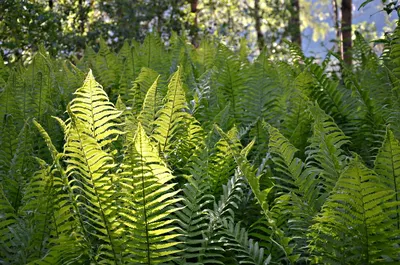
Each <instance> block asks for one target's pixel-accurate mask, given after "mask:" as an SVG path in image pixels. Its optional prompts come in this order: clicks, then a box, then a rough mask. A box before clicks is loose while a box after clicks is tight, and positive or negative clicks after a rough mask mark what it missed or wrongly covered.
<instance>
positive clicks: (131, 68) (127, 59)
mask: <svg viewBox="0 0 400 265" xmlns="http://www.w3.org/2000/svg"><path fill="white" fill-rule="evenodd" d="M118 61H119V64H120V65H121V72H120V78H119V82H118V94H119V95H120V96H121V97H122V98H123V99H124V101H125V102H127V100H128V94H129V91H130V88H131V87H132V82H133V81H134V80H135V78H136V76H137V73H136V67H135V63H136V58H135V57H134V51H133V47H131V46H130V45H129V43H128V41H127V40H126V41H124V45H123V46H122V48H121V49H120V50H119V52H118Z"/></svg>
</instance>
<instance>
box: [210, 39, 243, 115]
mask: <svg viewBox="0 0 400 265" xmlns="http://www.w3.org/2000/svg"><path fill="white" fill-rule="evenodd" d="M216 60H217V63H216V67H217V71H215V72H214V73H215V78H216V80H217V88H216V92H217V97H218V104H219V106H225V105H227V104H228V103H229V104H230V106H231V111H232V114H231V115H232V117H233V118H234V119H235V120H236V121H237V122H240V114H241V113H242V112H243V108H244V106H242V102H241V97H242V93H243V92H244V91H245V90H246V73H247V71H245V70H244V68H245V67H244V65H243V64H242V63H241V62H240V60H239V58H238V57H237V56H236V55H235V54H234V53H233V52H232V51H231V50H229V49H228V48H227V47H225V46H223V45H220V47H219V49H218V57H217V58H216Z"/></svg>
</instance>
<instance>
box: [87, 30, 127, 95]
mask: <svg viewBox="0 0 400 265" xmlns="http://www.w3.org/2000/svg"><path fill="white" fill-rule="evenodd" d="M99 43H100V49H99V52H98V53H97V54H96V57H95V60H94V65H93V66H91V67H92V68H93V71H94V74H95V75H96V76H97V77H98V79H99V80H100V82H101V83H102V84H103V86H104V90H105V92H106V93H107V94H108V95H110V97H114V96H116V94H117V92H116V91H115V90H116V89H117V85H118V82H119V79H120V77H119V73H120V67H121V65H120V64H119V62H118V58H117V55H116V54H115V53H114V52H112V51H111V50H110V48H109V47H108V45H107V43H106V42H105V40H104V39H103V38H100V40H99Z"/></svg>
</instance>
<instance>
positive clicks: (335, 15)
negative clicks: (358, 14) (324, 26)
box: [332, 0, 343, 59]
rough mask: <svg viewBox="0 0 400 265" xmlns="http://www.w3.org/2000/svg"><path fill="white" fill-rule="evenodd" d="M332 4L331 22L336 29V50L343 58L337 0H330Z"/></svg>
mask: <svg viewBox="0 0 400 265" xmlns="http://www.w3.org/2000/svg"><path fill="white" fill-rule="evenodd" d="M332 6H333V22H334V24H335V31H336V43H337V51H338V52H340V56H341V57H342V59H343V50H342V38H341V33H340V24H339V7H338V2H337V0H332Z"/></svg>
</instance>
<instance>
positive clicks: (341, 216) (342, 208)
mask: <svg viewBox="0 0 400 265" xmlns="http://www.w3.org/2000/svg"><path fill="white" fill-rule="evenodd" d="M393 196H394V192H393V191H392V190H389V189H387V188H386V187H384V186H383V185H382V183H380V181H379V178H378V176H377V175H376V174H375V172H373V171H372V170H370V169H368V168H367V167H366V166H365V165H363V163H362V162H361V161H360V158H358V157H356V158H354V160H353V161H352V162H351V163H350V164H349V165H348V167H347V168H346V169H345V170H344V171H343V172H342V174H341V175H340V178H339V180H338V181H337V183H336V186H335V188H334V190H333V191H332V193H331V195H330V197H329V198H328V201H327V202H326V203H325V205H324V206H323V209H322V213H321V214H320V215H319V216H318V217H317V218H316V219H315V222H316V223H315V225H313V226H312V233H311V238H312V240H311V245H312V251H313V252H314V253H315V254H316V256H315V262H316V263H329V264H350V263H351V264H357V263H360V264H381V263H383V262H384V261H385V259H386V258H385V257H390V258H396V254H395V252H394V249H393V243H394V242H391V241H390V237H391V236H392V234H391V233H392V230H391V222H388V221H389V220H388V219H387V218H385V217H386V214H385V212H386V210H387V207H388V202H389V201H390V200H391V199H392V198H393Z"/></svg>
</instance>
